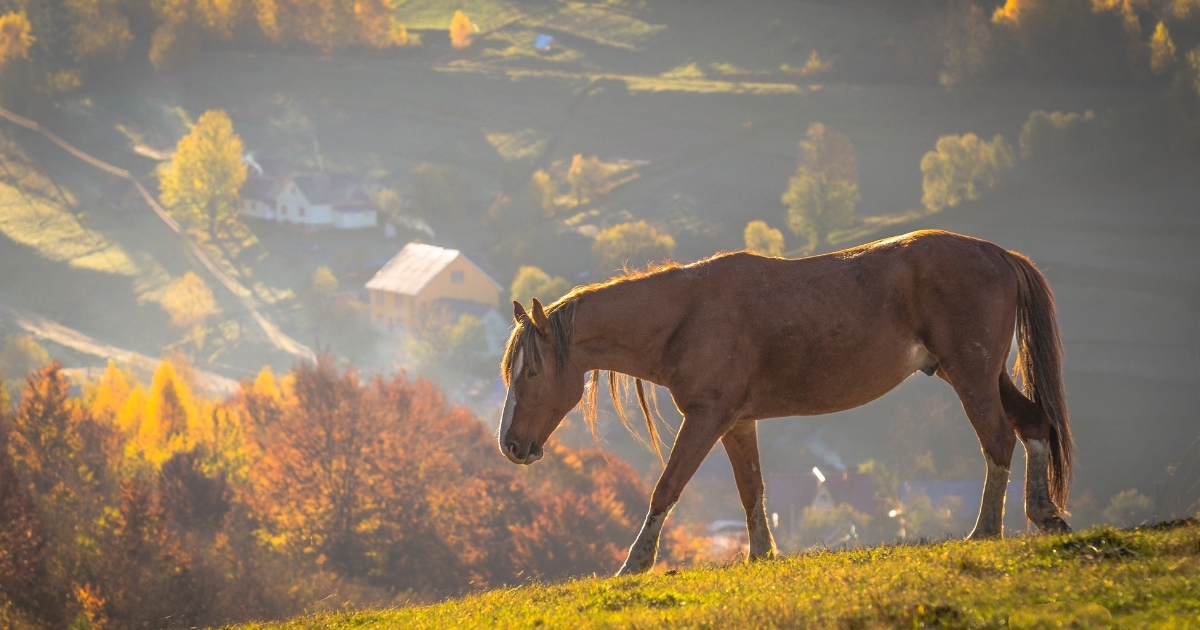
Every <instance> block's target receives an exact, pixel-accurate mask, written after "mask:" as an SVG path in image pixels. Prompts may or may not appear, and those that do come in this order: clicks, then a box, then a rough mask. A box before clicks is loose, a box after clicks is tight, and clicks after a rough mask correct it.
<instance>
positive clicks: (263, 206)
mask: <svg viewBox="0 0 1200 630" xmlns="http://www.w3.org/2000/svg"><path fill="white" fill-rule="evenodd" d="M240 214H241V215H242V216H244V217H253V218H255V219H274V218H275V206H273V205H271V204H268V203H267V202H265V201H263V200H261V199H246V198H243V199H242V207H241V210H240Z"/></svg>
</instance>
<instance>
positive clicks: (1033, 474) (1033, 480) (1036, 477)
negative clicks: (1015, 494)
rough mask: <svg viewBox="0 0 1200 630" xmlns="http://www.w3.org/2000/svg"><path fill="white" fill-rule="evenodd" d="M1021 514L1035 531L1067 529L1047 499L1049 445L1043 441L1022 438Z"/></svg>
mask: <svg viewBox="0 0 1200 630" xmlns="http://www.w3.org/2000/svg"><path fill="white" fill-rule="evenodd" d="M1022 443H1023V444H1024V445H1025V517H1026V518H1028V519H1029V520H1030V521H1033V524H1034V525H1035V526H1037V528H1038V531H1042V532H1060V531H1071V528H1070V526H1068V525H1067V522H1066V521H1064V520H1063V518H1062V515H1061V514H1059V511H1058V506H1056V505H1054V502H1053V501H1051V500H1050V445H1049V443H1048V442H1047V441H1046V440H1025V441H1024V442H1022Z"/></svg>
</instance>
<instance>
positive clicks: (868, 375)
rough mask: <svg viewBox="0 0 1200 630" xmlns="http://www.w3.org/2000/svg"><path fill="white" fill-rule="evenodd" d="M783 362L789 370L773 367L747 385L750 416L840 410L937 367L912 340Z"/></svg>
mask: <svg viewBox="0 0 1200 630" xmlns="http://www.w3.org/2000/svg"><path fill="white" fill-rule="evenodd" d="M789 363H792V365H790V366H787V368H790V369H787V368H785V369H778V368H779V367H783V366H777V367H776V369H774V370H770V373H769V374H767V375H764V378H762V379H760V380H759V386H757V387H753V386H752V387H753V390H754V391H753V394H752V395H751V397H750V398H751V400H750V405H749V406H750V407H751V408H753V410H754V413H753V414H752V415H755V416H757V417H762V418H765V417H779V416H809V415H818V414H823V413H833V412H836V411H844V410H846V409H852V408H854V407H858V406H860V405H865V404H867V403H869V402H871V401H872V400H875V399H876V398H879V397H880V396H882V395H884V394H886V393H887V392H889V391H891V390H892V389H893V388H895V387H896V385H899V384H900V382H901V381H903V380H904V379H906V378H908V377H909V376H911V375H912V374H913V373H914V372H917V371H918V370H920V371H925V372H926V373H928V374H933V373H934V371H935V370H936V369H937V361H936V360H935V359H934V357H933V356H932V355H930V354H929V352H928V351H927V350H926V349H925V347H924V346H923V345H921V344H920V343H917V342H913V343H910V344H905V345H903V346H900V347H892V348H870V349H866V350H858V351H853V352H852V351H847V352H844V353H835V354H832V355H825V356H821V357H810V359H809V360H807V361H805V360H803V359H799V360H797V361H795V362H789Z"/></svg>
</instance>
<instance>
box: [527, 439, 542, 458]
mask: <svg viewBox="0 0 1200 630" xmlns="http://www.w3.org/2000/svg"><path fill="white" fill-rule="evenodd" d="M539 451H540V449H539V448H538V443H537V440H534V441H532V442H530V443H529V454H530V455H533V454H534V453H537V452H539Z"/></svg>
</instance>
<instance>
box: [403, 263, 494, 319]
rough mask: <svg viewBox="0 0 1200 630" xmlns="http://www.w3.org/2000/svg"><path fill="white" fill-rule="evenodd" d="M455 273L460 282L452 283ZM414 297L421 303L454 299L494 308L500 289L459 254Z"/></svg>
mask: <svg viewBox="0 0 1200 630" xmlns="http://www.w3.org/2000/svg"><path fill="white" fill-rule="evenodd" d="M455 272H461V274H462V281H461V282H455V281H454V278H455V275H454V274H455ZM416 297H417V301H418V302H421V303H425V302H432V301H433V300H440V299H442V298H454V299H459V300H471V301H473V302H480V303H482V304H487V305H488V306H490V307H492V308H496V306H497V304H499V302H500V289H499V288H498V287H497V286H496V285H495V284H493V283H492V281H491V280H489V279H488V278H487V276H485V275H483V273H482V272H480V271H479V269H477V268H476V267H475V265H473V264H471V262H470V261H468V260H467V259H466V258H464V257H463V256H462V255H461V254H460V255H459V256H458V257H457V258H455V259H454V260H453V261H451V262H450V264H449V265H446V268H445V269H443V270H442V271H441V273H439V274H438V275H436V276H434V277H433V279H432V280H430V281H429V283H428V284H426V285H425V288H424V289H422V290H421V293H420V294H419V295H418V296H416Z"/></svg>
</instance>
